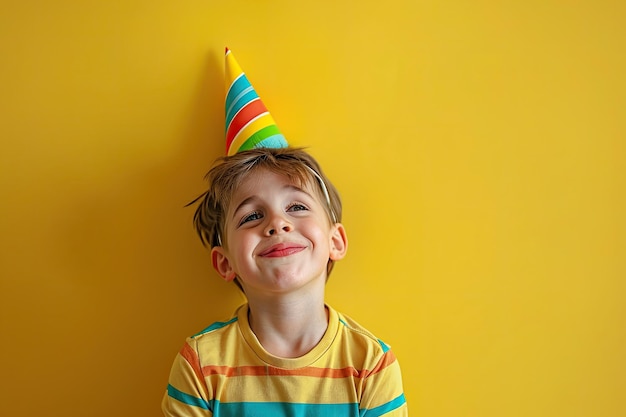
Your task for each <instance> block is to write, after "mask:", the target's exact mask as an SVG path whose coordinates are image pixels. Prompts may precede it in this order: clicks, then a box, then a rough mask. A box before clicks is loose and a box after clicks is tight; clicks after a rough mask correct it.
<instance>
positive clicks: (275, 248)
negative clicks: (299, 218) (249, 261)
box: [259, 243, 306, 258]
mask: <svg viewBox="0 0 626 417" xmlns="http://www.w3.org/2000/svg"><path fill="white" fill-rule="evenodd" d="M305 248H306V247H305V246H302V245H298V244H296V243H278V244H276V245H272V246H270V247H269V248H267V249H265V250H264V251H263V252H261V253H259V256H262V257H264V258H281V257H283V256H289V255H293V254H294V253H298V252H301V251H303V250H304V249H305Z"/></svg>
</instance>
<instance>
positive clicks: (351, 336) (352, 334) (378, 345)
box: [337, 312, 391, 358]
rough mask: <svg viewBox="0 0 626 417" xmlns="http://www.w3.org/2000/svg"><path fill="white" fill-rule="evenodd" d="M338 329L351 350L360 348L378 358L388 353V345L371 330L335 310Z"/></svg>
mask: <svg viewBox="0 0 626 417" xmlns="http://www.w3.org/2000/svg"><path fill="white" fill-rule="evenodd" d="M337 317H338V320H339V327H340V329H339V331H340V332H341V333H342V337H343V338H344V339H345V341H346V342H347V343H349V344H350V345H351V346H353V347H354V348H353V350H362V351H364V352H366V353H368V354H369V355H373V356H375V357H378V358H380V357H381V356H383V355H386V354H388V353H390V350H391V348H390V346H389V345H388V344H386V343H385V342H383V341H382V340H381V339H379V338H378V337H376V336H375V335H374V334H373V333H372V332H370V331H369V330H368V329H366V328H365V327H364V326H362V325H361V324H359V323H358V322H357V321H356V320H354V319H353V318H351V317H350V316H347V315H345V314H343V313H340V312H337Z"/></svg>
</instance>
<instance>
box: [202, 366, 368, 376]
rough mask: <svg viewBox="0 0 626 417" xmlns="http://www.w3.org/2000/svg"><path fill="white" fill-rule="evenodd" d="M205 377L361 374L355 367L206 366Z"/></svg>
mask: <svg viewBox="0 0 626 417" xmlns="http://www.w3.org/2000/svg"><path fill="white" fill-rule="evenodd" d="M202 373H203V374H204V376H209V375H223V376H226V377H229V378H230V377H236V376H310V377H317V378H348V377H358V376H359V372H358V371H357V370H356V369H355V368H353V367H351V366H350V367H346V368H339V369H334V368H313V367H307V368H299V369H281V368H275V367H273V366H237V367H231V366H204V367H203V368H202Z"/></svg>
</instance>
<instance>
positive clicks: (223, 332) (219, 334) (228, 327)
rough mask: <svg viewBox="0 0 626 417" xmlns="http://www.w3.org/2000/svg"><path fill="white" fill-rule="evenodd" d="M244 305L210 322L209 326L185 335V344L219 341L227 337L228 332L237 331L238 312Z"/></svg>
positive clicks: (197, 344) (195, 344) (196, 344)
mask: <svg viewBox="0 0 626 417" xmlns="http://www.w3.org/2000/svg"><path fill="white" fill-rule="evenodd" d="M243 307H244V306H241V307H239V308H238V309H237V311H236V312H235V313H234V314H233V315H231V316H230V317H227V318H225V319H224V320H221V321H216V322H213V323H211V324H210V325H209V326H207V327H205V328H204V329H202V330H200V331H199V332H197V333H195V334H193V335H191V336H189V337H187V344H189V345H192V346H201V345H204V344H213V343H221V341H222V340H223V339H224V338H228V337H229V335H230V334H233V333H237V332H238V324H239V323H238V321H239V317H238V312H239V310H240V309H242V308H243Z"/></svg>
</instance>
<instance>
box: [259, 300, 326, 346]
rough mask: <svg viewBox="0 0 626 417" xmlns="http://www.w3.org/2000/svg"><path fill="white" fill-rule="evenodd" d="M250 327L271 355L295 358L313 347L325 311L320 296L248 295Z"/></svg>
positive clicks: (321, 329)
mask: <svg viewBox="0 0 626 417" xmlns="http://www.w3.org/2000/svg"><path fill="white" fill-rule="evenodd" d="M248 304H249V308H250V310H249V317H248V320H249V322H250V327H251V328H252V331H253V332H254V334H255V335H256V337H257V338H258V339H259V342H260V343H261V345H262V346H263V348H265V350H267V351H268V352H269V353H271V354H272V355H274V356H279V357H283V358H297V357H300V356H302V355H304V354H306V353H308V352H309V351H311V349H313V348H314V347H315V346H316V345H317V344H318V343H319V341H320V340H321V339H322V337H323V336H324V333H325V332H326V329H327V327H328V312H327V311H326V307H325V305H324V297H323V294H322V296H321V297H310V298H305V299H302V298H300V299H297V300H289V299H284V298H283V299H274V300H272V301H271V302H268V301H267V300H264V301H263V302H257V300H254V299H249V300H248Z"/></svg>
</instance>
